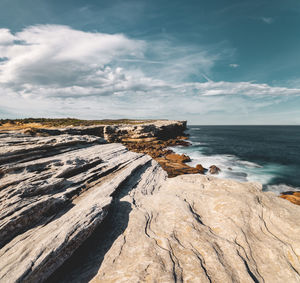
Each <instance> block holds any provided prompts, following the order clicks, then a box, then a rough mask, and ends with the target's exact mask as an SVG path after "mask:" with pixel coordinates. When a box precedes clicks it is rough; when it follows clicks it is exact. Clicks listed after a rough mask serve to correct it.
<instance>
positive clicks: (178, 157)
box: [166, 153, 191, 163]
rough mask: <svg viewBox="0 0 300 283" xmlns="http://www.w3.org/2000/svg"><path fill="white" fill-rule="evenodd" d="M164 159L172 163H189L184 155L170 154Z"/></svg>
mask: <svg viewBox="0 0 300 283" xmlns="http://www.w3.org/2000/svg"><path fill="white" fill-rule="evenodd" d="M166 159H168V160H170V161H173V162H178V163H186V162H190V161H191V159H190V157H189V156H187V155H185V154H181V155H180V154H176V153H171V154H168V155H166Z"/></svg>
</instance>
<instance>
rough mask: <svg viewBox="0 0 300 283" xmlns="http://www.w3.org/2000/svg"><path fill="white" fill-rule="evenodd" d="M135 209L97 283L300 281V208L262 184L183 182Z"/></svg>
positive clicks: (141, 199) (192, 178)
mask: <svg viewBox="0 0 300 283" xmlns="http://www.w3.org/2000/svg"><path fill="white" fill-rule="evenodd" d="M125 200H127V201H132V196H130V195H127V196H124V197H123V199H121V201H125ZM135 203H136V205H135V207H134V209H133V211H132V212H131V213H130V217H129V222H128V226H127V228H126V230H125V231H124V232H123V233H122V234H121V235H120V236H119V237H118V238H117V240H115V241H114V243H113V244H112V246H111V248H110V249H109V250H108V251H107V252H106V254H105V257H104V259H103V261H102V263H101V266H100V268H99V270H98V273H97V275H96V276H95V277H94V279H93V280H92V282H220V283H221V282H222V283H224V282H270V283H273V282H289V283H290V282H300V275H299V273H300V261H299V259H300V237H299V235H300V207H299V206H296V205H293V204H291V203H290V202H288V201H285V200H282V199H280V198H278V197H277V196H276V195H275V194H274V193H271V192H268V193H265V192H262V190H261V185H259V184H256V183H238V182H235V181H231V180H223V179H218V178H213V177H207V176H201V175H183V176H178V177H176V178H172V179H168V180H167V182H165V183H164V184H163V185H162V186H161V187H160V189H159V190H155V191H154V192H153V194H152V195H143V194H142V193H141V190H139V189H138V188H137V190H136V191H135ZM75 272H76V278H77V280H75V277H71V278H74V281H77V282H80V281H81V278H80V270H77V271H75Z"/></svg>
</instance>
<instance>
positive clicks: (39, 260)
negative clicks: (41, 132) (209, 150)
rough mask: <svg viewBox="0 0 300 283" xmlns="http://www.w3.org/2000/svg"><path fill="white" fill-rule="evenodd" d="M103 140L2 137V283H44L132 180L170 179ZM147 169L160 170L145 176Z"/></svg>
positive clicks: (145, 159)
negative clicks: (144, 172)
mask: <svg viewBox="0 0 300 283" xmlns="http://www.w3.org/2000/svg"><path fill="white" fill-rule="evenodd" d="M103 142H104V140H103V139H101V138H97V137H94V136H68V135H59V136H55V137H30V136H21V135H18V134H13V133H9V134H8V135H3V136H2V138H1V137H0V143H1V145H2V147H1V154H0V160H1V168H0V170H1V178H0V188H1V190H0V282H42V281H44V280H45V279H46V278H47V277H48V276H49V275H50V274H51V273H53V271H55V270H56V269H57V268H58V267H59V266H60V265H61V264H62V263H63V262H64V261H65V260H66V259H67V258H68V257H70V256H71V255H72V253H73V252H74V251H75V250H76V249H77V248H78V247H79V246H80V245H81V244H82V243H83V242H84V241H85V240H86V238H88V237H89V235H90V234H91V233H92V232H93V231H94V229H95V228H96V227H97V226H98V225H99V224H100V223H101V222H102V221H103V219H104V218H105V216H106V215H107V211H108V209H109V206H110V205H111V202H112V200H113V198H114V194H115V193H116V192H117V191H118V190H120V189H122V188H123V186H124V183H126V182H127V186H129V187H128V188H127V189H128V190H129V189H131V187H130V186H135V185H136V184H135V182H133V181H132V180H139V181H140V182H141V184H148V183H149V182H151V180H152V179H153V178H155V176H156V175H157V176H159V178H162V179H165V178H166V175H165V173H164V172H163V171H162V169H161V168H160V167H159V166H158V165H157V163H156V162H154V161H153V160H152V159H151V158H150V157H149V156H145V155H142V154H138V153H133V152H129V151H128V150H127V149H126V148H125V147H124V146H123V145H121V144H101V143H103ZM141 168H145V169H144V170H146V169H149V168H153V170H154V171H153V170H152V171H151V172H152V174H150V175H149V174H148V175H145V176H144V177H143V176H140V174H141V172H140V169H141ZM158 168H159V169H158ZM155 172H157V173H155ZM159 172H160V173H159ZM161 172H162V173H161ZM144 178H149V180H144ZM131 183H132V184H131ZM130 184H131V185H130ZM144 187H145V188H144V189H143V190H144V191H145V192H147V191H148V190H149V192H151V191H153V190H154V186H150V187H149V188H148V187H147V186H146V185H144Z"/></svg>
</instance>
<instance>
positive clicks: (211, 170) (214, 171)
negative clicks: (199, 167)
mask: <svg viewBox="0 0 300 283" xmlns="http://www.w3.org/2000/svg"><path fill="white" fill-rule="evenodd" d="M220 171H221V169H220V168H219V167H217V166H216V165H211V166H209V171H208V172H209V173H210V174H216V175H217V174H219V172H220Z"/></svg>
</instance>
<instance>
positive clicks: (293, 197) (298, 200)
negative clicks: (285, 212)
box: [280, 191, 300, 205]
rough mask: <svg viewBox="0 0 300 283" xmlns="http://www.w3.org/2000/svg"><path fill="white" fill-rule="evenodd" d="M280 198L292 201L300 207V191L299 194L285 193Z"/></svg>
mask: <svg viewBox="0 0 300 283" xmlns="http://www.w3.org/2000/svg"><path fill="white" fill-rule="evenodd" d="M280 197H281V198H283V199H286V200H288V201H290V202H291V203H294V204H297V205H300V191H298V192H284V193H282V194H281V195H280Z"/></svg>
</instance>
